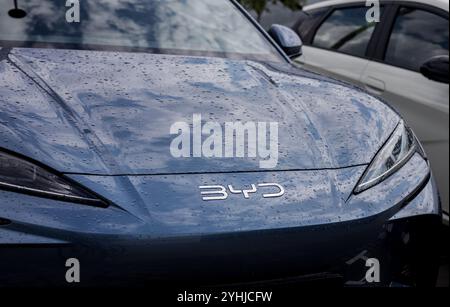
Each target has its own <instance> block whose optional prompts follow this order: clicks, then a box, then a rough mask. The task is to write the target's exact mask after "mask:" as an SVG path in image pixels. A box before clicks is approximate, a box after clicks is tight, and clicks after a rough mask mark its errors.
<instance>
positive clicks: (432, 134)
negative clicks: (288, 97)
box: [297, 0, 449, 213]
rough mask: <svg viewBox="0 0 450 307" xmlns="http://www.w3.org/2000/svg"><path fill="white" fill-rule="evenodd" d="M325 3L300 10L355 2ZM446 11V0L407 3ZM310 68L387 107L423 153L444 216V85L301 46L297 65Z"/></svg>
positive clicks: (446, 201) (446, 182)
mask: <svg viewBox="0 0 450 307" xmlns="http://www.w3.org/2000/svg"><path fill="white" fill-rule="evenodd" d="M361 2H364V1H356V0H331V1H325V2H320V3H316V4H313V5H309V6H306V7H305V8H304V10H305V11H309V10H313V9H318V8H323V7H328V6H332V5H336V4H346V3H348V4H351V3H361ZM406 2H410V3H422V4H427V5H430V6H434V7H437V8H440V9H443V10H445V11H447V12H448V11H449V1H448V0H408V1H406ZM297 62H299V63H300V64H302V65H303V66H304V67H305V68H306V69H311V70H314V71H317V72H319V73H323V74H326V75H329V76H332V77H335V78H337V79H341V80H345V81H349V82H351V83H353V84H355V85H358V86H361V87H363V88H365V89H366V90H367V91H369V92H371V93H372V94H374V95H377V96H380V97H382V98H383V99H385V100H386V101H387V102H388V103H390V104H391V105H392V106H393V107H394V108H395V109H396V110H397V111H398V112H399V113H400V114H401V115H402V116H403V117H404V118H405V120H406V121H407V123H408V124H409V125H410V126H411V127H412V128H413V130H414V131H415V133H416V134H417V136H418V138H419V139H420V140H421V142H422V144H423V146H424V148H425V151H426V153H427V154H428V156H429V158H430V162H431V166H432V169H433V173H434V176H435V178H436V181H437V183H438V186H439V190H440V193H441V198H442V205H443V209H444V211H445V212H447V213H448V211H449V85H448V84H444V83H439V82H435V81H431V80H429V79H427V78H426V77H424V76H423V75H422V74H420V73H418V72H414V71H410V70H406V69H403V68H398V67H395V66H392V65H388V64H384V63H379V62H375V61H370V60H367V59H363V58H358V57H355V56H350V55H346V54H343V53H339V52H335V51H328V50H324V49H321V48H316V47H312V46H304V47H303V55H302V56H301V57H300V58H299V59H298V60H297Z"/></svg>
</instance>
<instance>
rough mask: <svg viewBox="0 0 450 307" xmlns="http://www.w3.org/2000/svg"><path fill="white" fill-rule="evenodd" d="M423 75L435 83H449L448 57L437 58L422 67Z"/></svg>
mask: <svg viewBox="0 0 450 307" xmlns="http://www.w3.org/2000/svg"><path fill="white" fill-rule="evenodd" d="M420 72H421V73H422V75H424V76H425V77H427V78H428V79H431V80H433V81H437V82H441V83H447V84H448V83H449V75H448V74H449V71H448V55H441V56H435V57H432V58H431V59H429V60H428V61H426V62H425V63H424V64H422V66H421V67H420Z"/></svg>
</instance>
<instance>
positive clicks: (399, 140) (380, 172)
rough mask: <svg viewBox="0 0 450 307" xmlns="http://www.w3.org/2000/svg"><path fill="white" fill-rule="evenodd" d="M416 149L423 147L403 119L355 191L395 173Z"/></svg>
mask: <svg viewBox="0 0 450 307" xmlns="http://www.w3.org/2000/svg"><path fill="white" fill-rule="evenodd" d="M416 151H418V152H420V153H422V148H421V146H420V145H419V144H418V142H417V141H416V137H415V136H414V134H413V132H412V131H411V129H409V128H408V127H406V126H405V123H404V122H403V121H401V122H400V123H399V124H398V126H397V128H396V129H395V131H394V132H393V133H392V135H391V137H390V138H389V140H388V141H387V142H386V144H384V146H383V148H382V149H381V150H380V151H379V152H378V153H377V155H376V156H375V158H374V159H373V161H372V163H370V165H369V167H368V168H367V170H366V171H365V173H364V175H363V176H362V178H361V180H360V181H359V183H358V185H357V187H356V189H355V193H360V192H362V191H364V190H367V189H368V188H371V187H373V186H374V185H377V184H378V183H380V182H381V181H383V180H384V179H386V178H387V177H389V176H390V175H392V174H393V173H395V172H396V171H397V170H398V169H399V168H401V167H402V166H403V165H404V164H405V163H406V162H408V160H409V159H410V158H411V157H412V156H413V154H414V153H415V152H416ZM422 155H423V154H422Z"/></svg>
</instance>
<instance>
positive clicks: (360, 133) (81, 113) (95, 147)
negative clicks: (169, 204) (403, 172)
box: [0, 48, 399, 175]
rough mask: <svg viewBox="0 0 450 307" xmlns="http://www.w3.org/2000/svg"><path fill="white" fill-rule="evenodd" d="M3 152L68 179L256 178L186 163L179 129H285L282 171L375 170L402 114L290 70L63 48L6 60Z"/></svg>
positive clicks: (228, 164)
mask: <svg viewBox="0 0 450 307" xmlns="http://www.w3.org/2000/svg"><path fill="white" fill-rule="evenodd" d="M1 53H2V54H3V55H5V54H7V56H5V57H4V59H3V60H1V58H0V60H1V62H0V147H3V148H6V149H9V150H11V151H14V152H18V153H20V154H23V155H25V156H28V157H30V158H32V159H35V160H38V161H40V162H42V163H44V164H46V165H48V166H50V167H52V168H54V169H56V170H58V171H60V172H63V173H73V174H96V175H120V174H123V175H142V174H148V175H151V174H176V173H192V172H195V173H202V172H234V171H254V170H259V169H260V164H259V162H260V160H261V159H260V158H258V157H256V158H248V157H247V158H245V157H244V158H230V157H229V158H218V157H214V158H206V157H195V158H176V157H173V156H172V154H171V151H170V145H171V143H172V141H173V139H174V137H175V135H171V134H170V129H171V126H172V125H173V124H174V123H176V122H186V123H188V124H191V125H192V120H193V116H194V114H199V115H201V117H202V122H206V121H213V122H217V123H219V124H221V125H224V123H225V122H241V123H247V122H255V123H257V122H276V123H278V131H279V132H278V163H277V164H276V166H275V167H274V168H273V169H272V170H294V169H295V170H312V169H328V168H330V169H331V168H342V167H349V166H355V165H363V164H368V163H370V161H371V159H372V158H373V157H374V155H375V154H376V152H377V151H378V150H379V148H380V146H381V145H382V144H383V143H384V142H385V141H386V139H387V138H388V136H389V135H390V133H391V132H392V131H393V129H394V128H395V126H396V125H397V123H398V120H399V117H398V115H397V114H396V113H395V112H394V111H392V110H391V109H390V108H389V107H387V106H386V105H385V104H384V103H381V102H380V101H379V100H378V99H376V98H374V97H371V96H370V95H368V94H366V93H364V92H362V91H360V90H357V89H355V88H351V87H348V86H345V85H343V84H341V83H339V82H336V81H333V80H330V79H324V78H322V77H319V76H317V75H313V74H309V73H307V72H304V71H302V70H300V69H297V68H294V67H292V66H290V65H281V66H275V65H273V64H262V63H259V62H252V61H243V60H231V59H222V58H208V57H191V56H172V55H159V54H145V53H114V52H100V51H75V50H53V49H25V48H24V49H20V48H17V49H12V50H5V49H4V50H2V51H1Z"/></svg>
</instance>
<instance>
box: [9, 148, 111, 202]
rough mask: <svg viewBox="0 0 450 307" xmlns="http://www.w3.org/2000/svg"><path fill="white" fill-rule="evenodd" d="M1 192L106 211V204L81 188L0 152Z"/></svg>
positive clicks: (38, 167) (27, 162)
mask: <svg viewBox="0 0 450 307" xmlns="http://www.w3.org/2000/svg"><path fill="white" fill-rule="evenodd" d="M0 189H4V190H9V191H13V192H19V193H26V194H32V195H36V196H41V197H48V198H54V199H58V200H62V201H69V202H77V203H82V204H88V205H95V206H101V207H105V206H106V203H105V202H104V201H102V200H100V199H99V198H98V197H96V196H94V195H93V194H92V193H90V192H87V191H86V190H85V189H83V188H81V187H79V186H78V185H77V184H76V183H74V182H71V181H70V180H69V179H64V178H62V177H61V176H59V175H56V174H54V173H52V172H51V171H48V170H46V169H44V168H43V167H41V166H38V165H36V164H34V163H31V162H29V161H26V160H24V159H21V158H19V157H16V156H13V155H11V154H8V153H5V152H0Z"/></svg>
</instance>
